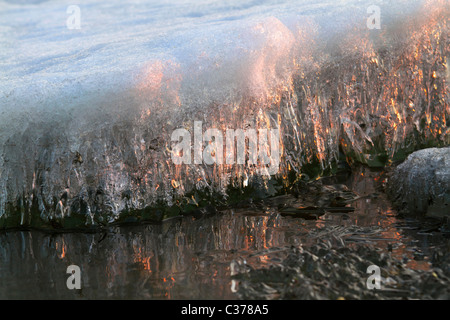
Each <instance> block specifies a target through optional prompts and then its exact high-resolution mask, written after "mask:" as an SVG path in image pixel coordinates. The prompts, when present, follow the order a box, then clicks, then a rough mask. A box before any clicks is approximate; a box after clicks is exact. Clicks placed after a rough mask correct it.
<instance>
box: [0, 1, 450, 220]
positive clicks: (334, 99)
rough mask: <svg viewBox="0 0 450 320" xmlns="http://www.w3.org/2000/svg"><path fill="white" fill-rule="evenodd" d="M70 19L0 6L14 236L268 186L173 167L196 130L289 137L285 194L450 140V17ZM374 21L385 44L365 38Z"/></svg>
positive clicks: (339, 14)
mask: <svg viewBox="0 0 450 320" xmlns="http://www.w3.org/2000/svg"><path fill="white" fill-rule="evenodd" d="M71 5H74V3H73V2H72V1H20V2H18V1H0V48H1V49H0V216H2V218H9V220H8V221H11V222H8V223H9V225H13V226H18V225H25V226H26V225H33V224H34V223H36V222H35V221H36V219H38V220H39V219H41V220H42V221H44V222H46V221H49V220H50V221H51V220H54V219H62V218H63V217H67V216H71V215H73V214H75V213H79V214H82V215H85V216H86V217H87V219H86V223H87V224H95V223H110V222H114V221H116V220H117V219H118V217H119V215H120V214H121V213H123V212H130V211H132V210H141V209H144V208H146V207H149V206H152V205H154V204H155V203H157V201H160V200H162V201H163V202H165V203H166V204H167V205H169V206H170V205H173V204H176V203H177V201H179V199H180V197H182V196H183V195H185V194H189V193H190V192H191V191H192V190H195V189H198V190H200V189H205V188H206V189H208V190H210V191H211V190H213V191H215V192H218V193H219V194H223V195H226V192H227V191H226V190H227V187H228V186H229V185H230V184H232V185H236V186H238V187H242V184H241V185H239V181H241V180H239V179H240V177H244V181H246V179H248V177H255V176H257V174H256V173H255V172H256V171H255V170H254V168H250V167H245V166H244V167H239V168H229V167H221V168H216V167H214V166H206V165H186V166H182V167H181V168H180V167H176V166H175V165H173V163H171V161H170V147H171V142H170V135H171V133H172V132H173V131H174V130H175V129H177V128H180V127H184V128H186V129H192V126H193V123H194V121H203V125H204V128H205V129H206V128H209V127H218V128H221V129H225V128H227V127H229V128H233V129H240V128H245V127H252V128H267V127H276V128H280V129H281V131H282V133H283V146H284V148H283V155H282V165H281V168H280V174H279V175H278V177H281V178H282V177H283V176H285V175H286V174H287V172H288V171H289V170H294V171H296V172H299V173H300V172H301V171H302V170H303V167H304V165H305V164H309V163H317V165H318V166H319V167H320V168H321V169H322V170H325V169H326V168H327V167H329V166H330V165H331V164H332V163H333V161H335V160H336V159H337V157H338V153H339V147H341V149H343V151H344V152H345V153H346V154H347V155H349V157H351V158H353V159H357V160H359V161H362V162H370V161H372V162H373V161H376V159H377V155H378V154H382V153H386V154H387V156H388V157H390V156H394V154H395V153H396V152H397V151H398V150H399V149H402V148H406V147H410V146H409V145H408V144H413V145H415V143H416V141H415V140H413V141H411V138H410V136H411V135H414V134H416V133H415V132H419V133H423V134H424V135H425V138H426V139H436V141H446V140H445V139H448V138H447V137H448V134H447V131H448V130H447V129H446V128H447V127H446V122H445V120H446V119H448V114H449V109H448V108H449V107H448V106H449V103H448V102H449V95H448V68H447V65H446V63H448V55H449V43H448V41H449V40H448V25H447V20H448V12H449V11H448V10H449V7H448V2H447V1H424V0H415V1H395V3H393V2H392V1H387V0H377V1H356V0H346V1H339V2H338V1H331V0H330V1H327V0H320V1H309V0H301V1H291V0H285V1H276V0H273V1H269V0H267V1H238V0H235V1H227V2H226V3H223V2H221V1H213V0H204V1H193V0H190V1H188V0H186V1H181V0H180V1H162V0H158V1H137V0H136V1H127V2H122V1H119V0H113V1H107V2H104V1H95V0H88V1H83V2H82V3H80V4H79V5H78V6H79V8H80V19H81V20H80V29H69V28H68V27H67V24H66V22H67V19H68V18H69V16H70V14H68V13H67V8H68V7H69V6H71ZM371 5H377V6H379V8H380V12H381V13H382V16H381V18H382V20H381V23H382V25H383V28H382V29H381V30H369V29H368V28H367V24H366V23H367V18H368V16H369V14H368V13H367V8H368V7H369V6H371ZM421 41H423V42H424V43H425V46H421V45H418V43H419V42H421ZM386 52H387V53H386ZM414 53H415V55H414ZM403 55H404V56H405V57H403ZM399 63H400V64H399ZM414 64H416V65H417V68H415V66H414ZM433 71H434V72H436V76H433V75H432V72H433ZM395 88H400V92H399V89H397V91H395V90H396V89H395ZM424 88H425V89H426V90H427V91H426V92H425V93H424ZM358 110H359V111H358ZM442 119H443V122H442ZM424 121H425V124H424ZM375 122H376V123H377V124H378V125H376V126H374V125H372V123H375ZM414 130H416V131H414ZM428 130H429V131H430V132H428ZM446 130H447V131H446ZM424 132H425V133H424ZM425 138H424V139H425ZM426 141H428V140H426ZM447 141H448V140H447ZM447 143H448V142H447ZM383 155H384V154H383ZM245 177H247V178H245ZM241 182H242V181H241ZM15 217H17V219H16V218H15ZM36 217H39V218H36ZM5 221H6V220H5ZM1 225H2V224H1V222H0V226H1ZM4 225H6V222H5V224H4Z"/></svg>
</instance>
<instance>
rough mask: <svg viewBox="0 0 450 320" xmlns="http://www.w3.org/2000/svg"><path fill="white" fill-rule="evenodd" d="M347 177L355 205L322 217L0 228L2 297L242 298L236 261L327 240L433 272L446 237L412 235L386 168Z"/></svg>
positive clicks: (222, 216) (272, 213)
mask: <svg viewBox="0 0 450 320" xmlns="http://www.w3.org/2000/svg"><path fill="white" fill-rule="evenodd" d="M336 179H337V178H336ZM343 179H344V178H343ZM344 180H345V182H346V184H347V185H348V186H349V187H350V188H351V189H352V190H355V191H356V192H357V193H358V194H359V195H360V196H361V198H360V199H359V200H357V201H356V202H354V203H353V204H352V205H353V206H354V207H355V208H356V210H355V211H354V212H352V213H344V214H342V213H333V214H329V213H327V214H325V215H323V216H322V217H320V218H319V219H318V220H308V221H307V220H303V219H296V218H292V217H283V216H281V215H280V214H279V213H278V210H277V209H276V208H271V207H265V206H262V205H259V206H255V207H250V208H240V209H239V208H233V209H227V210H224V211H221V212H219V213H218V214H215V215H210V216H203V217H183V218H176V219H172V220H169V221H165V222H163V223H161V224H157V225H140V226H122V227H116V228H112V229H109V230H108V232H105V233H103V234H102V233H65V234H47V233H42V232H39V231H10V232H4V233H1V234H0V298H3V299H5V298H35V299H36V298H38V299H39V298H42V299H46V298H65V299H71V298H77V299H83V298H125V299H235V298H237V296H236V295H235V293H234V292H235V290H236V287H237V286H238V283H236V282H234V281H233V282H232V280H231V278H230V275H231V273H234V272H235V271H234V270H232V269H233V263H235V262H234V261H239V263H242V262H243V261H245V263H246V264H248V265H251V266H253V267H257V268H259V267H263V266H268V265H270V264H277V263H280V261H281V260H282V259H283V258H284V257H285V252H286V251H285V250H283V248H284V247H286V246H292V245H295V246H300V245H302V246H308V245H311V244H314V243H315V242H317V241H323V239H324V238H326V239H327V241H331V242H333V245H336V246H358V245H361V244H364V245H367V244H369V245H373V246H375V247H377V248H380V250H385V251H386V252H391V254H392V256H394V257H396V258H398V259H405V258H408V259H411V260H410V262H409V265H408V266H409V267H410V268H413V269H427V268H428V267H429V262H428V255H429V250H430V249H432V248H433V247H434V246H436V245H438V244H439V243H441V240H442V239H441V235H440V234H439V233H436V232H435V233H433V232H426V233H424V234H420V233H419V234H418V233H417V232H412V231H411V229H414V228H408V226H410V225H411V224H410V223H408V221H407V220H399V219H397V218H396V217H395V212H393V211H392V210H391V208H390V207H389V203H388V202H387V201H386V200H385V198H384V195H383V194H380V193H379V191H377V185H379V184H380V183H382V180H383V173H382V172H370V171H368V170H367V169H364V168H360V169H359V170H357V171H356V172H354V173H353V175H352V176H351V177H349V178H345V179H344ZM335 182H336V181H335ZM418 257H419V258H420V259H419V258H418ZM71 264H75V265H78V266H80V268H81V281H82V289H81V290H69V289H67V287H66V280H67V278H68V276H69V275H68V274H66V269H67V267H68V266H69V265H71ZM230 264H231V267H230Z"/></svg>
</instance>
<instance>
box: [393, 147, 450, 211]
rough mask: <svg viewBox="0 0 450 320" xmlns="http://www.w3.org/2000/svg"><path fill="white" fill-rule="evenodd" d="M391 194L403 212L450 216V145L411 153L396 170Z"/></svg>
mask: <svg viewBox="0 0 450 320" xmlns="http://www.w3.org/2000/svg"><path fill="white" fill-rule="evenodd" d="M387 193H388V195H389V197H390V198H391V199H392V202H393V204H394V206H395V207H396V208H397V209H398V210H399V211H400V212H401V213H404V214H413V215H426V216H431V217H443V216H447V217H448V216H450V147H446V148H440V149H439V148H430V149H424V150H420V151H417V152H414V153H412V154H411V155H409V156H408V158H407V159H406V160H405V162H403V163H402V164H400V165H399V166H398V167H397V168H395V170H394V172H393V173H392V175H391V177H390V179H389V182H388V186H387Z"/></svg>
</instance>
